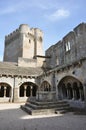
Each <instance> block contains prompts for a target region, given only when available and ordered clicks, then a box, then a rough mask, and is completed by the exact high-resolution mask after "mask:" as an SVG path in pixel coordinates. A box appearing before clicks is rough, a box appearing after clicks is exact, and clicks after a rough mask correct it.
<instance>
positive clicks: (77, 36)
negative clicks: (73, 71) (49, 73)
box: [46, 23, 86, 68]
mask: <svg viewBox="0 0 86 130" xmlns="http://www.w3.org/2000/svg"><path fill="white" fill-rule="evenodd" d="M46 56H51V58H50V59H48V60H46V66H47V67H51V68H53V67H56V66H58V65H59V66H60V65H63V64H68V63H72V62H74V61H76V60H78V59H80V58H82V57H85V56H86V24H85V23H81V24H80V25H78V26H77V27H76V28H74V30H73V31H71V32H69V33H68V34H67V35H66V36H65V37H64V38H63V39H62V40H61V41H59V42H58V43H57V44H55V45H53V46H51V47H50V48H49V49H47V50H46Z"/></svg>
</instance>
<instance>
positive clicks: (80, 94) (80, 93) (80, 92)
mask: <svg viewBox="0 0 86 130" xmlns="http://www.w3.org/2000/svg"><path fill="white" fill-rule="evenodd" d="M79 96H80V99H79V100H80V101H81V100H82V90H81V89H80V88H79Z"/></svg>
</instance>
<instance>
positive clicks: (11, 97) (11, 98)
mask: <svg viewBox="0 0 86 130" xmlns="http://www.w3.org/2000/svg"><path fill="white" fill-rule="evenodd" d="M9 101H10V102H12V101H13V88H11V89H10V100H9Z"/></svg>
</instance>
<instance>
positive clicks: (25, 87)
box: [24, 85, 27, 97]
mask: <svg viewBox="0 0 86 130" xmlns="http://www.w3.org/2000/svg"><path fill="white" fill-rule="evenodd" d="M26 89H27V85H24V97H26Z"/></svg>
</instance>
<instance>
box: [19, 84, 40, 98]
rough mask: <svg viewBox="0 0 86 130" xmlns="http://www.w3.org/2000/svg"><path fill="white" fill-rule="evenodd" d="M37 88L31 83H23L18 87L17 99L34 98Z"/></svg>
mask: <svg viewBox="0 0 86 130" xmlns="http://www.w3.org/2000/svg"><path fill="white" fill-rule="evenodd" d="M37 89H38V86H37V85H36V84H34V83H32V82H25V83H23V84H22V85H21V86H20V87H19V97H32V96H33V97H35V96H36V92H37Z"/></svg>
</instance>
